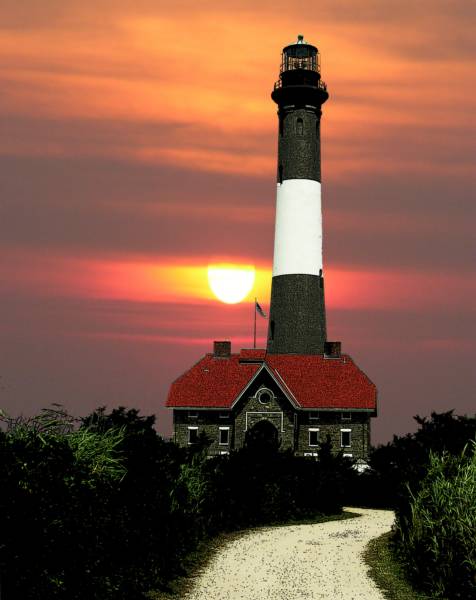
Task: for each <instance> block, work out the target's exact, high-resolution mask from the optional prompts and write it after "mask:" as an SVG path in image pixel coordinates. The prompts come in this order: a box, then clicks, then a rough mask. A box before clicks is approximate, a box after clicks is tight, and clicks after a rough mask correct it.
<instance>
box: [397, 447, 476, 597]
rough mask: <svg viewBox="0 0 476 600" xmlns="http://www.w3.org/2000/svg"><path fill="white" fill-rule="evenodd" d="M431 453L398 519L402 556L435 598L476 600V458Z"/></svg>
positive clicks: (469, 454)
mask: <svg viewBox="0 0 476 600" xmlns="http://www.w3.org/2000/svg"><path fill="white" fill-rule="evenodd" d="M474 450H475V443H474V442H472V444H471V446H470V448H467V449H465V450H464V451H463V453H462V454H460V455H459V456H453V455H451V454H449V453H447V452H444V453H443V454H441V455H438V454H435V453H431V454H430V464H429V468H428V471H427V473H426V476H425V478H424V479H423V481H422V483H421V486H420V487H419V489H418V491H417V492H415V493H412V492H411V491H410V503H409V509H408V510H406V511H405V510H402V511H400V512H399V513H397V540H398V548H399V551H400V553H401V555H402V557H403V559H404V561H405V563H406V564H407V566H408V569H409V572H410V574H411V575H412V577H413V578H414V579H415V581H416V582H418V583H419V584H420V585H421V586H422V587H423V589H425V590H426V591H428V592H430V593H431V594H432V597H435V598H441V597H448V598H474V597H475V596H476V535H475V532H476V452H475V451H474Z"/></svg>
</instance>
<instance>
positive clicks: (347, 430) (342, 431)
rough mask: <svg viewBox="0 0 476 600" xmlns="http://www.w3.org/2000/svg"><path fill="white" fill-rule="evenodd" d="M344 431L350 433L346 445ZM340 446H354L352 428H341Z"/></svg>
mask: <svg viewBox="0 0 476 600" xmlns="http://www.w3.org/2000/svg"><path fill="white" fill-rule="evenodd" d="M343 433H348V434H349V443H348V444H346V445H345V446H344V444H343V439H342V434H343ZM340 447H341V448H352V429H341V430H340Z"/></svg>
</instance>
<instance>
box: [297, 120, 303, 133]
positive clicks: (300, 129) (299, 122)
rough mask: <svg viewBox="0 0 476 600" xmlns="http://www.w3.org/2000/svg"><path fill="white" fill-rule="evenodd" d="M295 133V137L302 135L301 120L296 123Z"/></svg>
mask: <svg viewBox="0 0 476 600" xmlns="http://www.w3.org/2000/svg"><path fill="white" fill-rule="evenodd" d="M296 133H297V135H303V133H304V123H303V121H302V119H298V120H297V121H296Z"/></svg>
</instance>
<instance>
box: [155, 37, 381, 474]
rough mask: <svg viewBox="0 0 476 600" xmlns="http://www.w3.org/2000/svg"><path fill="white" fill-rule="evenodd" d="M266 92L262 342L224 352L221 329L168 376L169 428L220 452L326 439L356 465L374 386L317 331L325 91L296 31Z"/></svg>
mask: <svg viewBox="0 0 476 600" xmlns="http://www.w3.org/2000/svg"><path fill="white" fill-rule="evenodd" d="M271 97H272V98H273V100H274V101H275V102H276V104H277V105H278V117H279V134H278V139H279V142H278V147H279V152H278V186H277V202H276V231H275V244H274V263H273V278H272V286H271V307H270V323H269V331H268V344H267V349H266V350H265V349H264V348H260V349H258V348H252V349H250V348H242V349H241V350H239V351H238V352H232V348H231V341H230V340H216V341H215V342H214V344H213V352H209V353H207V354H206V355H205V356H204V357H203V358H202V359H201V360H199V361H198V362H197V363H196V364H195V365H193V366H192V367H191V368H190V369H189V370H188V371H186V372H185V373H183V374H182V375H181V376H180V377H178V378H177V379H176V380H175V381H174V382H173V383H172V385H171V386H170V391H169V395H168V398H167V406H168V407H169V408H171V409H172V410H173V414H174V439H175V441H176V443H177V444H179V445H180V446H183V447H190V446H191V445H193V444H197V443H198V442H199V439H200V435H201V434H202V433H204V434H206V435H207V437H208V438H209V439H210V440H211V445H210V446H209V448H208V452H209V454H210V455H217V456H219V455H222V454H228V453H229V452H231V451H234V450H239V449H240V448H243V447H244V446H247V445H248V447H253V443H252V442H253V440H261V442H263V443H264V442H268V443H269V444H270V447H272V448H276V447H278V446H279V447H280V448H281V449H283V450H290V451H292V452H294V453H295V454H296V455H297V456H309V457H318V456H319V448H320V444H321V442H323V441H325V440H328V441H330V443H331V446H332V449H333V452H334V453H336V454H337V453H340V452H342V453H343V456H347V457H349V458H353V459H355V460H356V461H357V462H356V464H357V465H358V464H361V466H362V463H364V462H365V461H366V460H367V458H368V453H369V448H370V421H371V418H372V417H375V416H376V415H377V388H376V387H375V385H374V384H373V383H372V382H371V381H370V379H369V378H368V377H367V375H366V374H365V373H364V372H363V371H362V370H361V369H359V367H358V366H357V364H356V363H355V362H354V360H353V359H352V357H351V356H349V355H348V354H342V352H341V347H340V342H329V341H327V339H326V311H325V307H324V276H323V271H322V217H321V150H320V145H321V140H320V137H321V136H320V122H321V107H322V105H323V104H324V102H325V101H326V100H327V98H328V94H327V90H326V86H325V84H324V82H323V81H322V80H321V74H320V66H319V52H318V50H317V48H316V47H315V46H312V45H311V44H308V43H306V42H305V41H304V38H303V37H302V36H299V37H298V40H297V42H296V43H295V44H291V45H290V46H286V47H285V48H284V50H283V56H282V63H281V72H280V75H279V81H278V82H277V83H276V84H275V86H274V90H273V93H272V94H271ZM259 447H260V446H259V445H258V446H256V451H257V452H260V450H259ZM359 461H361V463H359ZM359 468H360V467H359ZM362 468H363V467H362Z"/></svg>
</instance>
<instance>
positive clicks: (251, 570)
mask: <svg viewBox="0 0 476 600" xmlns="http://www.w3.org/2000/svg"><path fill="white" fill-rule="evenodd" d="M351 511H352V512H358V513H359V514H361V515H362V516H361V517H357V518H355V519H348V520H345V521H330V522H328V523H319V524H315V525H291V526H285V527H273V528H264V529H259V530H257V531H253V532H250V533H247V534H244V535H243V537H240V538H238V539H236V540H233V541H230V542H229V543H228V544H226V545H225V546H224V547H223V548H222V549H221V550H220V551H219V552H218V553H217V555H216V556H215V557H213V558H212V560H211V561H210V563H209V565H208V566H207V567H206V568H205V570H204V571H203V573H201V574H200V575H198V576H197V579H196V581H195V584H194V586H193V588H192V590H191V591H190V592H189V593H188V594H186V595H185V596H184V599H185V600H235V599H236V600H262V599H264V598H270V599H271V598H272V599H273V600H281V599H282V600H297V599H299V600H301V599H303V600H304V599H305V600H311V599H315V598H327V599H328V600H332V599H336V600H340V599H342V600H344V599H345V600H354V599H355V600H356V599H359V600H360V599H362V600H383V598H384V596H383V595H382V594H381V592H380V591H379V590H378V589H377V587H376V586H375V584H374V582H373V581H372V580H371V579H370V578H369V577H368V576H367V574H366V573H367V567H366V565H365V564H364V562H363V560H362V558H361V556H362V551H363V549H364V547H365V546H366V544H367V543H368V542H369V540H371V539H372V538H375V537H378V536H379V535H381V534H382V533H385V532H386V531H389V530H390V527H391V525H392V523H393V520H394V515H393V512H391V511H386V510H370V509H364V508H358V509H351Z"/></svg>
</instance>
